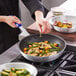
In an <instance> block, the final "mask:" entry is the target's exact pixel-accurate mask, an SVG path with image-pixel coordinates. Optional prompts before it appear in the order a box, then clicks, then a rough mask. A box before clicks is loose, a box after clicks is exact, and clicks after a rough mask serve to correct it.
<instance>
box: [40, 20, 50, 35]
mask: <svg viewBox="0 0 76 76" xmlns="http://www.w3.org/2000/svg"><path fill="white" fill-rule="evenodd" d="M41 25H42V27H41V28H42V31H41V33H43V34H46V33H49V32H50V31H51V27H50V24H49V23H48V22H47V21H43V22H42V24H41Z"/></svg>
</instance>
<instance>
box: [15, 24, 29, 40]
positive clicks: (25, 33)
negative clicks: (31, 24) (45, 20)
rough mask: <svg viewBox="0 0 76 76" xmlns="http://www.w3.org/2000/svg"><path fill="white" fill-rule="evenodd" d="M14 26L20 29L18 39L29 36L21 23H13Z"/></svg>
mask: <svg viewBox="0 0 76 76" xmlns="http://www.w3.org/2000/svg"><path fill="white" fill-rule="evenodd" d="M15 24H16V26H17V27H18V28H19V29H20V30H21V33H20V34H19V40H22V39H23V38H24V37H27V36H29V35H30V34H29V33H28V32H27V30H26V29H24V27H23V26H22V24H18V23H15Z"/></svg>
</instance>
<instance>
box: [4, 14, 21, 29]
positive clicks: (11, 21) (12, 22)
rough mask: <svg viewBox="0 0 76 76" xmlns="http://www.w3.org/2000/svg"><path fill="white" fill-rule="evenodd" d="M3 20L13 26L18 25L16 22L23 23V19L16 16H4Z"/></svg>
mask: <svg viewBox="0 0 76 76" xmlns="http://www.w3.org/2000/svg"><path fill="white" fill-rule="evenodd" d="M3 22H5V23H7V24H8V25H9V26H11V27H13V28H16V27H17V26H16V25H15V23H18V24H21V21H20V20H19V18H17V17H16V16H4V21H3Z"/></svg>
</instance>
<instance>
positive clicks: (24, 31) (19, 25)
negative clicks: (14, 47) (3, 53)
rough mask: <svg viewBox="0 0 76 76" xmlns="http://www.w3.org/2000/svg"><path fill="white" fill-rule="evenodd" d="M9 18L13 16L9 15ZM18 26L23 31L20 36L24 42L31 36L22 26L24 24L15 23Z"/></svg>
mask: <svg viewBox="0 0 76 76" xmlns="http://www.w3.org/2000/svg"><path fill="white" fill-rule="evenodd" d="M9 16H13V15H9ZM15 24H16V26H17V27H18V28H19V29H20V30H21V33H20V34H19V40H22V39H23V38H24V37H27V36H29V35H30V34H29V33H28V32H27V30H26V29H24V27H23V26H22V24H18V23H15Z"/></svg>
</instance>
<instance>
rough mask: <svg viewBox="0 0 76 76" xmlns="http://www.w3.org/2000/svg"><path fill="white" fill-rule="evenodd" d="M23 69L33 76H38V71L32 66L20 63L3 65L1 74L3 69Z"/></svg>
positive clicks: (0, 70) (0, 69) (0, 66)
mask: <svg viewBox="0 0 76 76" xmlns="http://www.w3.org/2000/svg"><path fill="white" fill-rule="evenodd" d="M13 67H15V68H21V69H27V70H28V71H29V72H30V74H31V76H36V75H37V72H38V70H37V69H36V68H35V67H34V66H33V65H31V64H28V63H21V62H20V63H19V62H11V63H5V64H2V65H0V72H2V71H3V69H8V70H10V69H11V68H13Z"/></svg>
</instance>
